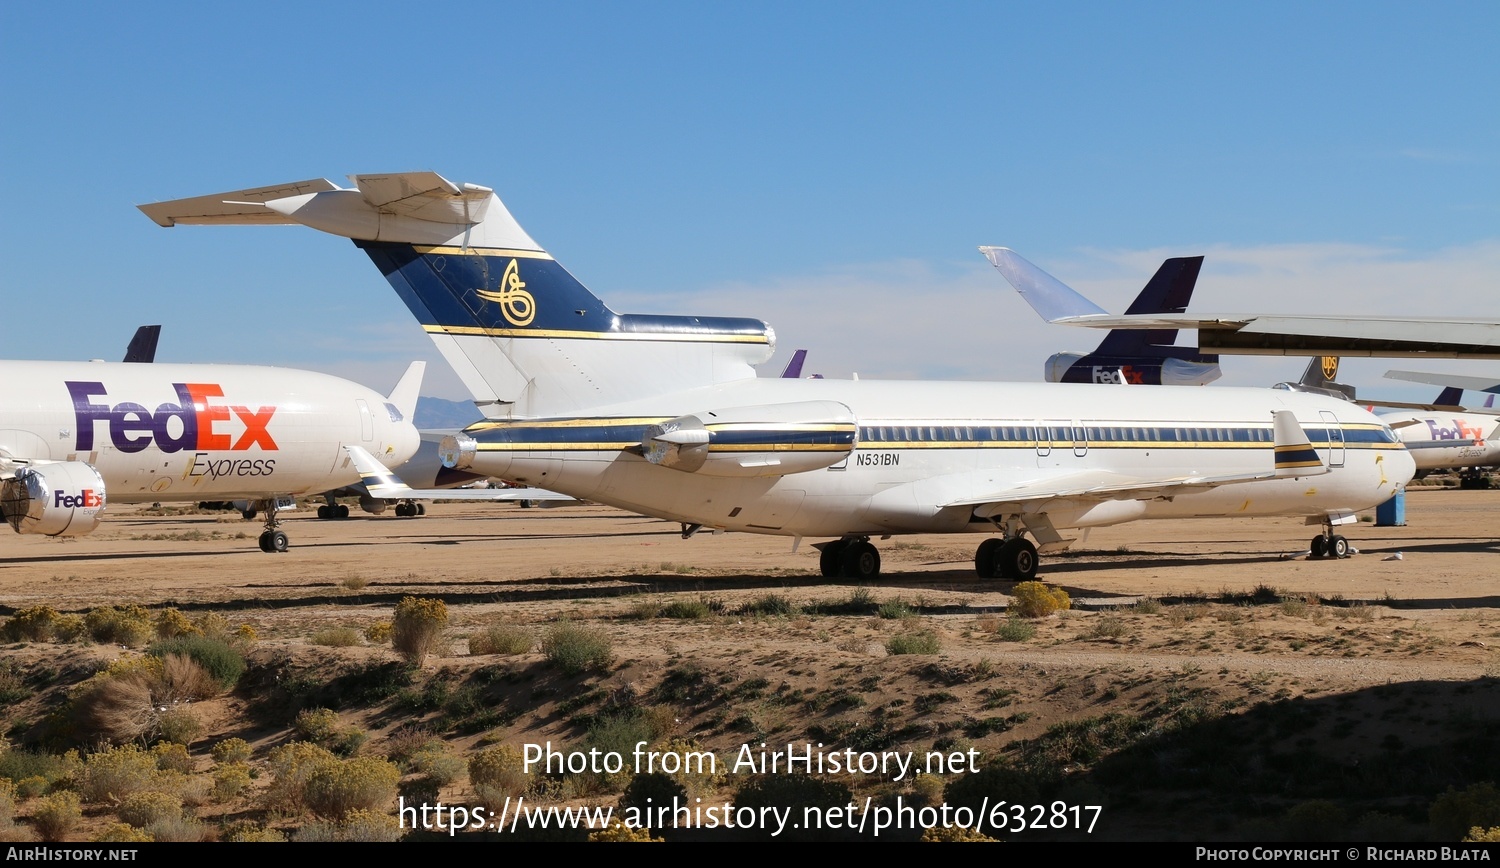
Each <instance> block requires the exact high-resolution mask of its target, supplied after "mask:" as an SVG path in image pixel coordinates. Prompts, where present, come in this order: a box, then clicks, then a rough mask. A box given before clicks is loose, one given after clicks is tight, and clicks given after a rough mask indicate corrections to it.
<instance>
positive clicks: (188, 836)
mask: <svg viewBox="0 0 1500 868" xmlns="http://www.w3.org/2000/svg"><path fill="white" fill-rule="evenodd" d="M146 831H147V832H150V833H151V839H152V840H153V841H169V842H177V843H189V844H191V843H194V842H197V841H207V840H209V839H210V838H212V834H211V831H210V829H209V827H208V826H205V825H204V824H203V823H200V822H198V821H197V820H195V819H194V818H192V817H187V816H183V815H181V814H178V815H177V816H175V817H165V818H163V819H160V820H157V821H156V822H154V823H152V824H151V825H149V826H147V827H146Z"/></svg>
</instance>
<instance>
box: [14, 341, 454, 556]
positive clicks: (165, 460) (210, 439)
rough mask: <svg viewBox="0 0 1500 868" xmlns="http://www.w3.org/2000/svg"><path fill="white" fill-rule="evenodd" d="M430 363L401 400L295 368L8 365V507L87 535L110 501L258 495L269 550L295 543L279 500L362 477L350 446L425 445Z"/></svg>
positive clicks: (33, 527) (379, 452)
mask: <svg viewBox="0 0 1500 868" xmlns="http://www.w3.org/2000/svg"><path fill="white" fill-rule="evenodd" d="M424 367H425V363H424V362H414V363H412V366H411V367H410V368H409V369H407V372H406V375H405V376H403V377H402V378H401V381H400V382H399V383H397V384H396V388H395V389H394V390H393V391H392V392H391V394H390V396H389V397H387V396H385V395H382V394H380V393H379V392H376V391H374V390H373V389H367V388H365V387H364V386H361V385H359V384H358V383H351V382H349V381H348V380H342V379H339V378H338V377H331V376H329V375H327V374H319V373H315V372H312V371H297V370H291V369H289V368H269V367H258V366H251V365H163V364H134V363H128V362H39V361H38V362H32V361H15V362H12V361H5V362H0V408H3V413H0V489H3V497H0V506H3V510H4V514H5V519H6V521H8V522H9V523H10V525H11V527H13V528H15V530H16V531H18V532H20V533H39V534H48V535H52V536H77V535H81V534H86V533H88V532H90V531H92V530H94V528H96V527H98V526H99V516H100V513H101V512H103V510H104V507H105V504H106V503H107V502H108V501H114V502H116V503H154V502H157V501H165V502H171V501H189V502H192V501H202V500H219V501H223V500H246V501H251V502H254V503H256V505H257V506H258V507H259V508H260V509H262V510H264V512H265V515H266V524H265V531H264V532H263V533H261V535H260V548H261V551H266V552H283V551H286V550H287V546H288V541H287V535H286V533H285V532H283V531H282V530H281V529H280V526H279V522H278V520H277V517H276V513H277V506H276V502H277V498H278V497H287V496H297V495H305V494H316V493H318V492H320V491H326V490H328V489H330V488H338V487H340V486H344V485H351V484H354V483H357V482H359V480H360V476H359V473H358V471H357V469H356V468H355V467H354V466H353V463H352V462H351V461H350V460H349V458H348V455H347V454H346V453H345V451H344V447H345V446H350V445H353V446H358V447H360V448H362V449H364V450H366V451H367V452H369V453H371V454H373V455H376V456H379V460H380V461H382V462H385V463H387V464H389V465H391V466H394V465H397V464H400V463H401V462H402V461H405V460H406V459H407V458H409V457H411V455H412V454H413V453H414V452H416V450H417V442H418V435H417V429H416V426H415V425H413V424H412V421H411V416H412V413H413V412H414V410H415V408H416V402H417V391H418V390H419V389H420V387H421V381H422V371H423V368H424Z"/></svg>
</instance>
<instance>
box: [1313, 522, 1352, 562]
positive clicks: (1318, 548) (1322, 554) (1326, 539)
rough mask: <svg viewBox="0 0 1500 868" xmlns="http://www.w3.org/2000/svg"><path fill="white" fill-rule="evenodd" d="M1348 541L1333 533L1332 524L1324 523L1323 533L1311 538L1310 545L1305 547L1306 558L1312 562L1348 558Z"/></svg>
mask: <svg viewBox="0 0 1500 868" xmlns="http://www.w3.org/2000/svg"><path fill="white" fill-rule="evenodd" d="M1349 553H1350V548H1349V540H1347V539H1345V538H1343V537H1341V536H1339V535H1338V534H1336V533H1334V532H1333V522H1331V521H1330V522H1325V523H1324V525H1323V532H1322V533H1320V534H1318V535H1317V536H1315V537H1313V538H1312V543H1310V544H1309V545H1308V547H1307V556H1308V558H1310V559H1312V560H1318V559H1320V558H1347V557H1349Z"/></svg>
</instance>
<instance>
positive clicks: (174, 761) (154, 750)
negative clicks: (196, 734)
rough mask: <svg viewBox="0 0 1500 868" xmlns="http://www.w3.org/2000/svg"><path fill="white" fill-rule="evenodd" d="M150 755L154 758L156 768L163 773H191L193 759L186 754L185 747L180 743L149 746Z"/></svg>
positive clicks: (170, 742) (171, 742)
mask: <svg viewBox="0 0 1500 868" xmlns="http://www.w3.org/2000/svg"><path fill="white" fill-rule="evenodd" d="M151 755H152V756H153V757H155V758H156V767H157V768H158V769H160V770H162V771H164V772H177V773H178V774H183V775H190V774H192V773H193V758H192V757H191V756H190V755H189V754H188V750H187V745H185V744H184V743H182V742H173V741H166V742H162V743H160V744H154V745H152V746H151Z"/></svg>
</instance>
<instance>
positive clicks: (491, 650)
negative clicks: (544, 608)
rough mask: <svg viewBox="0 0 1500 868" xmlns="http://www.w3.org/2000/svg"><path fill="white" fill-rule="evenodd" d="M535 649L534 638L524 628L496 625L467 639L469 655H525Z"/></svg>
mask: <svg viewBox="0 0 1500 868" xmlns="http://www.w3.org/2000/svg"><path fill="white" fill-rule="evenodd" d="M534 647H536V636H535V635H534V634H533V633H532V632H531V631H530V630H528V629H526V628H525V627H517V626H515V625H512V624H496V625H494V626H491V627H486V628H484V629H483V630H481V631H479V632H478V633H475V634H474V635H472V636H470V637H469V653H470V654H525V653H526V652H528V651H530V650H531V649H532V648H534Z"/></svg>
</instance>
